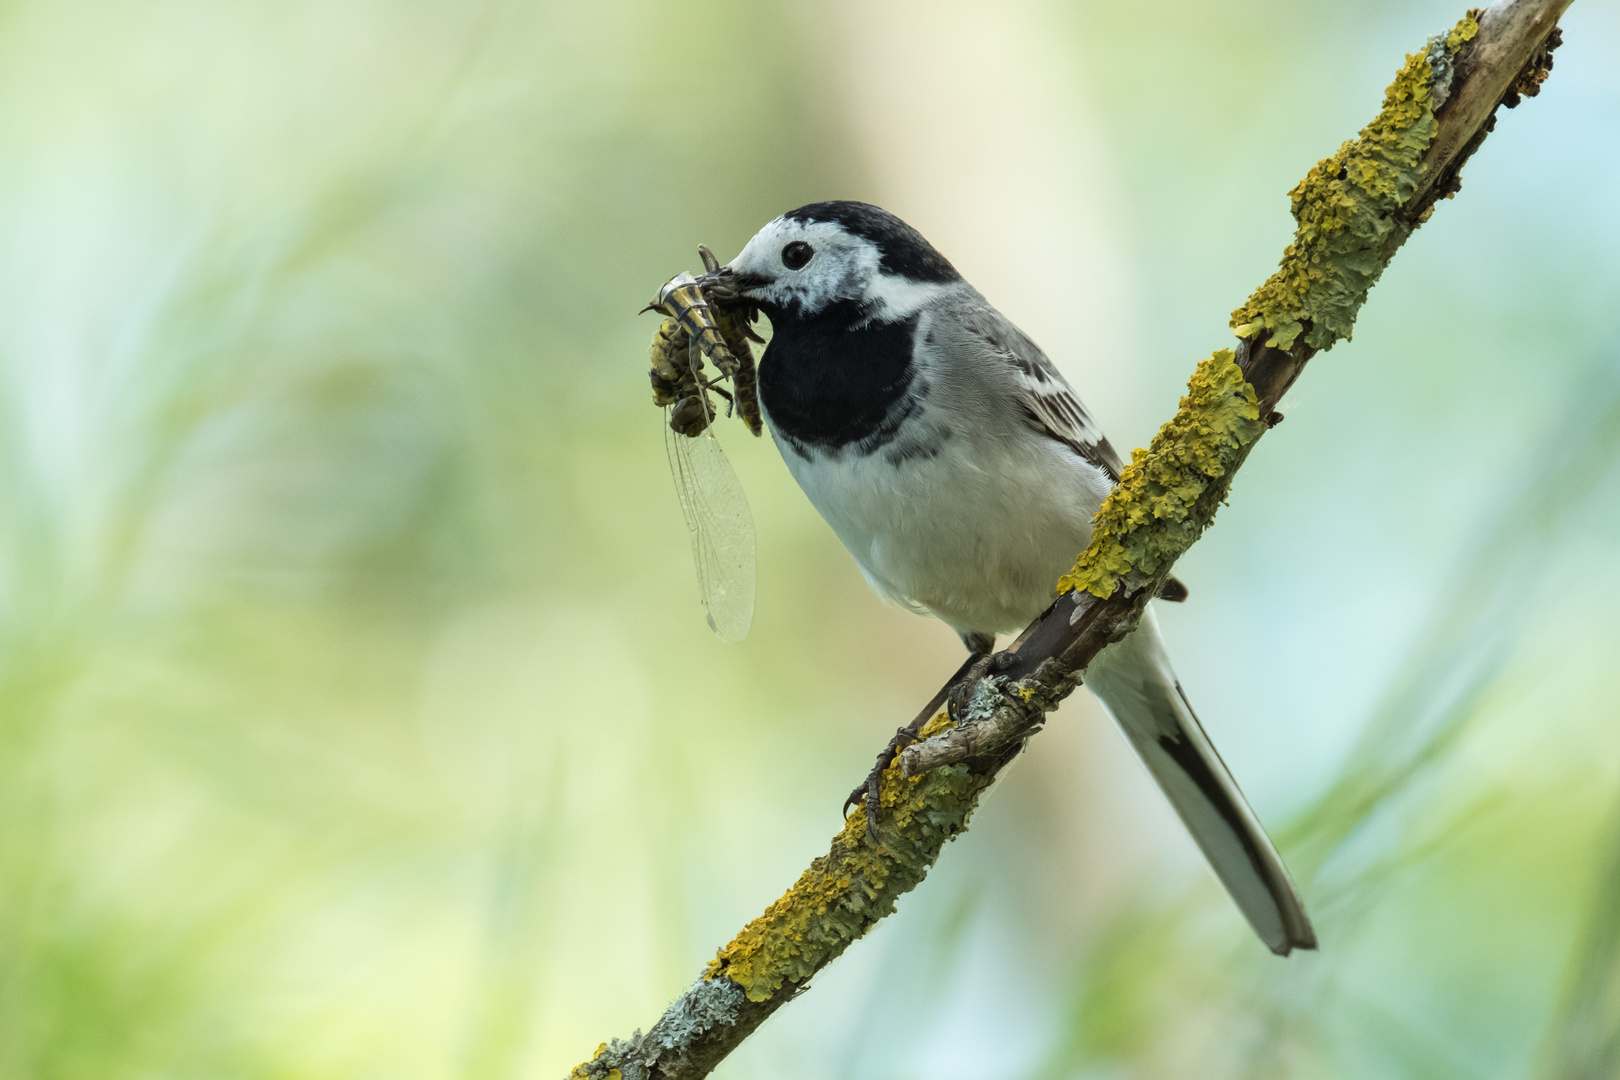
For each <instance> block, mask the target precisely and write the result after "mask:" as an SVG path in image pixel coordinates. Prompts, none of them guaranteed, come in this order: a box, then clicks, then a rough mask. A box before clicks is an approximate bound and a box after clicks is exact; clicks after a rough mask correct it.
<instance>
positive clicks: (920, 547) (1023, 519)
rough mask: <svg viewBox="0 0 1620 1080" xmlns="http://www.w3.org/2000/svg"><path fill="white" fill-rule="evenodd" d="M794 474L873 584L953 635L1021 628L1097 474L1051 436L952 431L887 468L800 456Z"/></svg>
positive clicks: (1084, 509)
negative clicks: (926, 450)
mask: <svg viewBox="0 0 1620 1080" xmlns="http://www.w3.org/2000/svg"><path fill="white" fill-rule="evenodd" d="M782 458H783V460H784V461H786V462H787V465H788V468H789V470H791V471H792V473H793V476H794V479H796V480H798V482H799V486H800V487H802V488H803V489H804V492H805V494H806V495H808V496H809V497H810V501H811V503H813V504H814V505H815V507H816V509H817V510H819V511H820V512H821V516H822V517H824V518H826V519H827V522H828V524H830V525H831V526H832V527H833V531H834V532H836V533H837V534H838V538H839V539H840V540H842V541H843V542H844V546H845V547H847V548H848V549H849V551H850V554H852V555H854V556H855V561H856V562H857V563H859V564H860V567H861V570H862V571H863V572H864V573H865V575H866V578H867V580H868V581H869V582H871V584H872V587H873V588H874V589H876V590H877V591H878V592H879V593H881V594H883V595H885V596H887V597H888V598H889V599H891V600H894V601H896V602H898V603H900V604H903V605H905V606H907V607H910V608H913V609H915V610H920V611H924V612H928V613H930V614H933V615H936V616H938V617H939V618H940V619H941V620H942V621H944V622H945V623H947V624H948V625H950V626H951V627H952V628H953V629H954V630H956V631H957V632H958V633H983V634H995V633H1002V632H1006V631H1011V630H1021V629H1023V628H1024V626H1026V625H1027V624H1028V623H1029V622H1030V620H1032V619H1033V618H1035V616H1037V615H1039V614H1040V613H1041V611H1042V610H1043V609H1044V608H1045V607H1046V605H1047V604H1049V603H1051V600H1052V595H1053V592H1052V590H1053V586H1054V585H1055V584H1056V582H1057V579H1058V577H1059V576H1061V575H1062V574H1063V573H1064V572H1066V571H1067V570H1068V569H1069V568H1070V567H1071V566H1072V565H1073V564H1074V559H1075V556H1076V555H1078V554H1079V553H1080V551H1081V550H1082V549H1084V547H1085V546H1086V543H1087V542H1088V541H1089V539H1090V537H1091V518H1092V515H1093V514H1095V513H1096V510H1097V507H1098V505H1100V503H1101V502H1102V499H1103V497H1104V496H1105V495H1106V494H1107V493H1108V491H1109V488H1110V486H1111V485H1110V482H1109V480H1108V478H1107V477H1106V476H1105V475H1104V474H1103V473H1102V471H1101V470H1099V469H1097V468H1096V467H1095V466H1092V465H1089V464H1087V463H1085V462H1083V461H1082V460H1081V459H1080V458H1078V457H1077V456H1075V455H1074V454H1073V453H1071V452H1070V451H1069V450H1068V449H1067V448H1066V447H1063V446H1062V445H1060V444H1059V443H1056V442H1049V441H1047V440H1042V439H1031V438H1028V437H1025V438H1021V439H1017V440H1013V441H1006V442H1004V441H1001V440H990V439H970V438H964V437H960V436H958V437H955V438H953V439H951V440H950V441H949V442H947V443H946V444H945V446H944V448H943V449H942V450H941V452H940V453H939V454H938V455H937V456H935V457H932V458H927V459H923V460H911V461H905V462H901V463H899V464H898V465H894V464H890V463H889V462H888V460H887V459H886V458H885V456H884V452H883V451H881V450H880V451H878V452H877V453H876V454H874V455H872V456H870V457H865V458H856V457H853V456H852V455H846V456H844V457H843V458H829V457H820V456H818V457H815V458H812V459H808V460H807V459H805V458H802V457H799V456H798V455H797V454H795V453H794V452H793V451H792V450H791V449H789V448H788V447H786V446H784V447H783V454H782Z"/></svg>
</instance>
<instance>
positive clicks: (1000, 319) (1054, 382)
mask: <svg viewBox="0 0 1620 1080" xmlns="http://www.w3.org/2000/svg"><path fill="white" fill-rule="evenodd" d="M963 329H964V330H965V331H966V332H967V333H969V334H972V335H974V336H976V337H978V338H980V339H981V340H983V342H984V343H985V345H986V347H987V349H988V351H989V352H990V354H991V355H992V356H994V357H995V358H996V359H998V360H1000V361H1002V362H1003V363H1004V364H1006V365H1007V369H1008V370H1009V371H1010V372H1011V374H1012V376H1013V383H1014V386H1015V387H1016V389H1017V392H1018V396H1019V401H1018V405H1019V408H1020V410H1021V411H1022V413H1023V415H1024V419H1025V421H1026V422H1027V423H1028V424H1029V426H1030V427H1032V428H1034V429H1035V430H1036V431H1038V432H1040V433H1041V434H1043V435H1046V436H1048V437H1049V438H1053V439H1056V440H1057V441H1058V442H1060V443H1062V444H1063V445H1065V446H1067V447H1069V449H1071V450H1073V451H1074V452H1075V453H1076V454H1078V455H1080V457H1082V458H1084V459H1085V460H1086V461H1089V462H1091V463H1092V464H1093V465H1096V466H1097V467H1098V468H1100V469H1102V470H1103V471H1104V472H1106V473H1107V474H1108V478H1109V479H1110V480H1112V481H1113V482H1114V483H1116V484H1117V483H1119V474H1120V470H1121V469H1122V468H1123V467H1124V466H1123V463H1122V462H1121V461H1120V459H1119V454H1117V453H1116V452H1115V451H1114V448H1113V446H1111V445H1109V442H1108V439H1107V437H1106V436H1104V435H1103V433H1102V429H1101V428H1100V427H1098V426H1097V422H1096V421H1095V420H1093V419H1092V418H1091V414H1090V413H1088V412H1086V407H1085V406H1084V405H1083V404H1081V403H1080V398H1079V395H1077V394H1076V393H1075V392H1074V388H1073V387H1071V386H1070V385H1069V384H1068V382H1067V381H1066V380H1065V379H1064V378H1063V376H1062V375H1061V374H1060V373H1059V372H1058V369H1057V368H1056V367H1055V366H1054V365H1053V364H1052V361H1051V360H1048V359H1047V357H1046V354H1045V353H1043V352H1041V348H1040V346H1039V345H1036V344H1035V343H1034V342H1033V341H1031V340H1030V339H1029V337H1028V335H1026V334H1025V333H1024V332H1023V331H1022V330H1020V329H1018V327H1016V326H1014V325H1013V324H1012V323H1011V322H1009V321H1008V320H1007V318H1006V317H1005V316H1003V315H1002V314H1001V313H1000V312H998V311H995V310H994V309H988V308H987V309H986V310H984V311H981V312H978V313H975V315H974V316H973V317H971V318H969V319H968V320H967V321H966V322H965V323H964V325H963Z"/></svg>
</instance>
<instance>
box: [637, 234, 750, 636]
mask: <svg viewBox="0 0 1620 1080" xmlns="http://www.w3.org/2000/svg"><path fill="white" fill-rule="evenodd" d="M698 251H699V254H700V255H701V256H702V257H703V261H704V265H705V266H706V267H707V268H708V269H709V270H711V271H712V270H713V269H715V267H716V266H717V265H718V263H717V262H715V260H714V256H713V255H711V254H710V253H709V251H708V249H707V248H699V249H698ZM648 309H651V310H653V311H657V312H659V313H660V314H663V315H664V316H666V318H665V320H664V323H663V325H661V326H660V327H659V329H658V332H657V333H656V334H654V335H653V343H652V349H651V356H652V383H653V400H654V402H655V403H656V404H659V405H662V406H663V407H664V416H665V421H666V423H665V425H664V449H665V451H666V453H667V454H668V457H669V471H670V476H671V477H672V478H673V480H674V482H675V493H676V495H677V497H678V498H679V500H680V504H681V513H682V515H683V516H684V517H685V519H686V529H687V533H688V534H689V536H690V539H691V542H692V562H693V564H694V566H695V567H696V569H697V580H698V596H699V598H700V599H701V601H702V603H703V610H704V614H705V616H706V618H707V621H708V624H709V628H710V629H711V630H713V631H714V632H715V633H716V634H717V635H719V637H720V639H721V640H722V641H741V640H742V639H743V638H745V637H747V636H748V628H749V627H750V626H751V625H752V623H753V621H754V587H755V567H754V518H753V514H752V513H751V512H750V511H749V508H748V496H747V495H746V494H745V493H744V491H743V486H742V482H741V481H740V480H738V479H737V472H736V470H735V469H733V468H732V467H731V462H730V461H728V460H727V458H726V455H725V452H724V451H723V450H721V449H720V441H719V440H718V439H717V438H715V433H714V427H715V420H716V419H717V413H716V409H715V405H714V401H713V399H712V398H711V397H710V394H711V393H713V394H717V395H719V396H720V397H722V398H724V399H725V400H726V407H727V413H728V415H729V414H732V413H735V414H737V415H740V416H741V417H742V419H743V421H744V423H745V424H746V426H747V427H748V428H749V430H750V431H751V432H753V434H755V435H758V434H759V433H760V430H761V424H760V414H759V401H758V397H757V389H756V382H755V372H754V362H753V352H752V349H751V348H750V346H749V344H748V341H749V339H750V338H751V337H754V335H753V332H752V331H751V330H749V328H748V315H747V313H746V312H741V311H738V312H731V311H725V310H720V311H717V310H716V309H715V308H713V307H711V306H710V305H709V303H708V301H707V299H705V297H704V295H703V290H702V287H701V285H700V284H699V282H698V280H697V279H696V278H694V277H693V276H692V275H691V274H689V273H686V272H684V271H683V272H682V273H680V274H677V275H676V276H675V277H673V278H671V279H670V280H669V282H668V283H666V284H665V285H664V287H663V288H661V289H659V290H658V296H657V298H656V299H655V300H654V301H653V302H652V303H651V304H649V305H648ZM755 340H757V338H756V339H755ZM705 357H707V358H708V359H709V360H710V361H711V362H712V363H713V364H714V367H715V369H716V370H717V372H718V374H717V375H716V376H714V377H713V378H710V377H708V376H707V375H706V373H705V371H704V364H703V361H704V358H705ZM728 379H729V380H730V382H731V390H730V391H727V390H726V389H725V388H723V387H722V386H720V383H721V382H722V381H725V380H728Z"/></svg>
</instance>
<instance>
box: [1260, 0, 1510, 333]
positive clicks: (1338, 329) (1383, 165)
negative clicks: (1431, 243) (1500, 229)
mask: <svg viewBox="0 0 1620 1080" xmlns="http://www.w3.org/2000/svg"><path fill="white" fill-rule="evenodd" d="M1475 14H1476V13H1475V12H1473V11H1470V12H1469V13H1468V14H1467V15H1465V16H1464V17H1463V19H1462V21H1461V22H1459V23H1458V24H1457V25H1456V26H1455V27H1453V28H1452V30H1451V31H1450V32H1449V33H1447V34H1445V35H1443V36H1441V37H1437V38H1434V39H1433V40H1431V41H1430V43H1429V45H1428V47H1427V48H1426V49H1425V50H1424V51H1423V52H1419V53H1413V54H1412V55H1411V56H1408V57H1407V58H1406V65H1405V66H1404V67H1402V68H1401V70H1400V72H1399V73H1398V74H1397V75H1396V76H1395V81H1394V82H1393V83H1391V84H1390V87H1389V89H1388V90H1386V91H1385V93H1384V106H1383V108H1382V109H1381V110H1380V111H1379V113H1378V116H1377V117H1376V118H1375V119H1374V120H1373V122H1372V123H1370V124H1368V125H1367V126H1366V127H1365V128H1363V129H1362V130H1361V134H1360V135H1358V136H1357V137H1356V138H1354V139H1351V140H1350V141H1349V142H1346V143H1345V144H1344V145H1343V146H1341V147H1340V148H1339V152H1338V153H1336V154H1334V155H1333V156H1332V157H1330V158H1326V159H1324V160H1323V161H1320V162H1318V163H1317V165H1316V167H1315V168H1313V169H1311V171H1310V172H1309V173H1308V174H1306V176H1305V179H1303V180H1301V181H1300V182H1299V184H1298V185H1297V186H1296V187H1295V188H1294V189H1293V190H1292V191H1291V192H1289V198H1290V199H1291V200H1292V205H1293V212H1294V219H1295V220H1296V221H1297V222H1298V223H1299V226H1298V228H1297V230H1296V231H1295V233H1294V242H1293V243H1292V244H1290V245H1289V246H1288V248H1287V249H1286V250H1285V251H1284V252H1283V258H1282V263H1281V265H1280V266H1279V268H1278V270H1277V272H1276V273H1275V274H1273V275H1272V276H1271V278H1270V279H1269V280H1268V281H1267V282H1266V283H1265V284H1264V285H1262V286H1260V288H1259V289H1257V290H1255V293H1254V295H1253V296H1251V297H1249V300H1248V303H1246V304H1244V305H1243V306H1242V307H1240V308H1238V309H1237V310H1236V311H1234V312H1233V313H1232V328H1233V330H1235V331H1236V333H1237V335H1238V336H1239V337H1244V338H1254V337H1258V336H1259V335H1261V334H1262V333H1264V334H1266V339H1265V343H1266V344H1267V345H1270V346H1274V347H1276V348H1280V349H1291V348H1293V347H1294V343H1295V342H1296V341H1297V340H1300V338H1301V335H1303V340H1304V343H1305V344H1306V345H1308V346H1310V347H1312V348H1315V349H1327V348H1330V347H1332V345H1333V343H1334V342H1336V341H1339V340H1340V339H1348V338H1349V337H1350V332H1351V329H1352V328H1353V327H1354V326H1355V321H1356V313H1357V312H1358V311H1360V309H1361V305H1362V303H1363V302H1364V301H1365V300H1366V299H1367V292H1368V290H1370V289H1371V288H1372V287H1373V285H1374V284H1375V283H1376V282H1377V281H1378V277H1379V275H1380V274H1382V273H1383V271H1384V267H1385V266H1386V265H1387V264H1388V262H1389V259H1390V256H1391V255H1393V254H1394V251H1395V248H1396V247H1398V246H1399V242H1400V240H1401V239H1403V238H1404V234H1405V233H1406V232H1408V231H1410V229H1411V226H1410V225H1409V224H1407V223H1405V222H1403V220H1402V218H1401V216H1400V213H1399V211H1401V209H1402V208H1403V206H1404V205H1405V203H1406V201H1407V200H1408V199H1410V198H1411V197H1412V195H1413V194H1414V193H1415V192H1416V190H1417V187H1418V183H1419V181H1420V180H1421V179H1422V171H1421V168H1420V165H1421V163H1422V160H1423V153H1424V151H1425V150H1427V149H1428V147H1429V144H1430V143H1431V142H1432V141H1433V140H1434V135H1435V131H1436V130H1437V127H1438V125H1437V124H1436V121H1435V117H1434V110H1435V108H1436V107H1437V105H1438V104H1439V102H1440V101H1441V100H1443V99H1444V94H1445V92H1446V90H1447V88H1448V87H1449V83H1450V77H1451V58H1452V57H1453V56H1454V55H1455V54H1456V52H1457V51H1458V50H1459V49H1461V48H1462V47H1463V46H1464V45H1465V44H1466V43H1467V42H1468V41H1469V40H1471V39H1472V38H1473V37H1474V35H1475V34H1476V33H1477V32H1478V29H1479V24H1478V22H1477V21H1476V19H1475V17H1474V16H1475ZM1437 79H1438V80H1439V85H1437Z"/></svg>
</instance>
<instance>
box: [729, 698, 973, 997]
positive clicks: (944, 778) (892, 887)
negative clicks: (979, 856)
mask: <svg viewBox="0 0 1620 1080" xmlns="http://www.w3.org/2000/svg"><path fill="white" fill-rule="evenodd" d="M948 726H950V722H949V721H948V720H946V719H945V716H944V714H943V713H941V714H940V715H939V716H936V717H934V718H933V719H932V720H930V721H929V722H928V724H927V725H925V726H924V727H923V729H922V737H924V738H926V737H928V736H929V735H933V734H935V733H937V732H939V731H943V730H945V729H946V728H947V727H948ZM989 783H990V778H989V777H987V776H984V775H982V774H979V773H976V772H974V771H973V770H971V769H970V768H969V767H968V766H967V765H952V766H947V767H945V768H940V769H934V770H931V771H929V772H928V773H926V774H924V775H921V776H914V777H910V778H907V777H904V776H902V775H901V773H900V763H899V760H898V759H896V760H895V762H894V763H892V764H891V765H890V766H889V768H888V769H887V770H886V771H885V772H884V774H883V780H882V783H881V784H880V786H879V789H878V791H879V796H880V801H881V803H882V808H883V809H882V815H881V821H882V825H881V827H880V829H879V831H878V834H877V835H876V836H875V837H870V836H868V835H867V828H868V826H867V820H866V815H865V814H864V813H860V812H858V811H857V812H856V813H853V814H851V815H850V816H849V818H848V820H847V821H846V822H845V823H844V828H843V831H842V832H840V833H839V834H838V835H837V836H836V837H834V838H833V843H832V848H831V850H830V851H829V852H828V853H827V854H826V855H822V856H820V857H819V858H817V859H816V860H815V861H814V862H812V863H811V864H810V869H808V870H806V871H805V872H804V873H803V874H802V875H800V877H799V880H798V881H796V882H795V883H794V884H793V887H792V888H790V889H789V890H788V891H787V892H786V893H785V894H783V896H782V897H781V899H779V900H777V901H776V902H775V903H774V904H772V905H771V906H770V907H768V908H766V909H765V913H764V914H763V915H761V916H760V917H759V918H757V919H755V920H754V921H753V922H751V923H749V924H748V925H747V926H746V927H744V928H743V931H742V933H740V934H738V935H737V937H736V938H735V939H733V940H732V941H731V943H730V944H728V945H726V946H725V947H724V948H722V949H721V950H720V951H719V953H718V955H716V957H715V958H714V959H713V960H712V961H710V962H709V966H708V969H707V970H706V971H705V972H704V976H703V977H704V978H705V979H721V978H724V979H729V980H731V981H732V982H734V983H736V984H737V985H738V986H740V987H742V989H743V992H744V993H746V994H747V996H748V998H749V1000H750V1001H765V1000H768V999H769V998H771V997H772V996H774V995H776V994H777V993H779V992H781V991H782V990H783V989H784V988H786V989H787V990H788V992H790V993H791V992H792V990H793V988H795V987H797V986H798V985H800V984H802V983H803V982H804V981H805V980H806V979H808V978H809V977H810V976H811V975H814V974H815V973H816V972H817V971H819V970H821V968H822V967H823V966H824V965H825V964H827V963H828V962H829V961H831V960H832V959H834V958H835V957H837V956H838V955H839V954H840V953H842V952H843V951H844V950H845V949H846V948H848V947H849V945H850V943H851V942H853V941H855V940H856V939H857V938H859V937H860V936H861V935H863V934H865V933H866V931H867V930H869V929H871V927H872V926H873V924H875V923H876V922H877V921H878V920H879V919H882V918H883V917H884V916H885V915H888V914H889V913H891V912H892V911H893V910H894V904H895V901H896V900H897V899H898V898H899V897H900V896H901V895H902V894H904V893H907V892H909V891H911V889H913V888H914V887H916V885H917V883H918V882H920V881H922V879H923V877H924V876H925V875H926V874H927V873H928V869H929V867H931V866H932V865H933V864H934V860H935V859H936V858H938V856H939V852H940V849H941V848H942V847H943V846H944V844H945V842H946V841H947V840H950V839H952V838H954V837H955V836H956V835H957V834H958V833H960V832H961V831H962V830H963V829H965V828H966V827H967V822H968V817H969V815H971V814H972V812H973V808H974V806H975V805H976V804H977V801H978V796H979V793H980V792H981V791H983V790H984V789H985V787H987V786H988V785H989Z"/></svg>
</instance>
